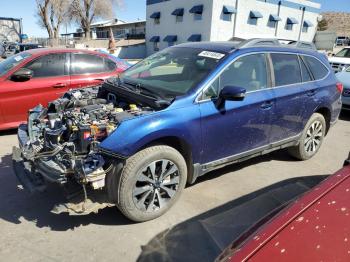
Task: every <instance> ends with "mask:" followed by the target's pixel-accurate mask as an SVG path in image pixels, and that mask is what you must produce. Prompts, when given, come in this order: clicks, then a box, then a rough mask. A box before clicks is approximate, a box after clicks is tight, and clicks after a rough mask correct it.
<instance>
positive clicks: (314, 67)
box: [303, 56, 328, 80]
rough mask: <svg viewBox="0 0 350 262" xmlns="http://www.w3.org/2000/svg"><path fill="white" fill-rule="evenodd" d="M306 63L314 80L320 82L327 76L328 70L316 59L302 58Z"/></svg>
mask: <svg viewBox="0 0 350 262" xmlns="http://www.w3.org/2000/svg"><path fill="white" fill-rule="evenodd" d="M303 59H305V61H306V63H307V64H308V66H309V68H310V70H311V72H312V74H313V76H314V78H315V80H320V79H322V78H324V77H326V76H327V74H328V69H327V68H326V67H325V66H324V65H323V64H322V63H321V62H320V61H318V60H317V59H316V58H314V57H312V56H304V58H303Z"/></svg>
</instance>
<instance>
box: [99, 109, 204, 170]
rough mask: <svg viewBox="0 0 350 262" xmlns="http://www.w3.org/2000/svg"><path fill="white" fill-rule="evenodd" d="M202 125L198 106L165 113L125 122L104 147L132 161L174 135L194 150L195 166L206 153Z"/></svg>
mask: <svg viewBox="0 0 350 262" xmlns="http://www.w3.org/2000/svg"><path fill="white" fill-rule="evenodd" d="M200 125H201V123H200V111H199V106H198V105H197V104H192V105H190V106H187V107H182V108H175V109H169V110H162V111H158V112H155V113H152V114H149V115H144V116H141V117H136V118H132V119H130V120H126V121H123V122H122V123H121V124H120V125H119V127H118V128H117V129H116V130H115V131H114V132H113V133H112V134H111V135H110V136H109V137H107V138H106V139H105V140H104V141H103V142H102V143H101V144H100V147H101V148H102V150H107V151H110V152H112V153H113V154H116V155H119V156H123V157H124V158H128V157H130V156H132V155H133V154H135V153H136V152H138V151H139V150H140V149H141V148H143V147H144V146H145V145H147V144H149V143H151V142H152V141H155V140H158V139H161V138H164V137H169V136H171V137H176V138H179V139H181V140H183V141H185V142H186V143H187V144H188V145H189V146H190V147H191V151H192V154H193V155H192V157H193V161H194V163H199V162H200V155H201V152H202V143H201V140H202V137H201V126H200Z"/></svg>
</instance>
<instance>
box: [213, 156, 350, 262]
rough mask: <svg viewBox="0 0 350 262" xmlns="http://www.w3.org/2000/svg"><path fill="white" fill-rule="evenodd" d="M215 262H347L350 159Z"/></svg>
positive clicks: (349, 250)
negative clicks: (341, 167)
mask: <svg viewBox="0 0 350 262" xmlns="http://www.w3.org/2000/svg"><path fill="white" fill-rule="evenodd" d="M262 223H263V221H260V223H258V224H257V225H259V224H260V225H261V224H262ZM256 227H258V226H256ZM254 231H255V232H254ZM253 232H254V233H253ZM247 236H249V237H247ZM217 261H230V262H235V261H284V262H285V261H299V262H302V261H350V156H349V160H347V161H346V162H345V167H344V168H343V169H341V170H340V171H338V172H337V173H336V174H334V175H333V176H331V177H329V178H328V179H327V180H325V181H324V182H322V183H321V184H320V185H319V186H317V187H315V188H314V189H312V190H311V191H309V192H308V193H307V194H306V195H304V196H303V197H302V198H300V199H299V200H298V201H296V202H294V203H293V204H292V205H291V206H289V207H288V208H286V209H284V210H283V211H282V212H281V213H279V214H278V215H277V216H275V217H274V218H273V219H272V220H270V221H269V222H268V223H266V224H265V225H263V226H262V227H260V229H258V230H254V229H251V230H250V231H248V232H246V234H243V235H242V237H241V238H240V239H238V240H236V241H235V242H234V243H233V244H232V245H231V246H230V247H229V248H227V249H226V251H225V252H224V253H223V254H222V255H221V256H220V257H219V258H218V259H217Z"/></svg>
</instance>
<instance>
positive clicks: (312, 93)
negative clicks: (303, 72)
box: [307, 90, 316, 96]
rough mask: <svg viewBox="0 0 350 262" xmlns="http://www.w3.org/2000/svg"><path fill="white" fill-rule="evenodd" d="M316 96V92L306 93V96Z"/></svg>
mask: <svg viewBox="0 0 350 262" xmlns="http://www.w3.org/2000/svg"><path fill="white" fill-rule="evenodd" d="M315 94H316V90H311V91H309V92H307V95H308V96H314V95H315Z"/></svg>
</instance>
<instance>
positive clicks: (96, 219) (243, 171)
mask: <svg viewBox="0 0 350 262" xmlns="http://www.w3.org/2000/svg"><path fill="white" fill-rule="evenodd" d="M16 144H17V139H16V135H15V132H13V131H12V132H2V133H0V199H1V202H0V232H1V234H0V243H1V245H0V260H2V261H96V260H99V261H135V260H136V259H137V258H138V257H139V255H140V254H141V251H142V246H144V245H147V243H149V242H150V241H151V240H152V239H154V238H155V236H157V235H158V234H159V233H160V232H162V231H164V230H166V229H168V228H172V227H174V226H176V225H178V224H179V223H182V222H184V223H186V221H188V220H189V219H191V218H193V217H196V216H198V215H200V214H203V213H205V212H208V211H210V210H212V209H214V208H217V207H220V206H222V205H225V204H227V203H229V202H230V201H234V200H236V199H238V198H240V197H242V196H245V195H248V194H251V193H253V192H256V191H257V190H260V189H263V188H266V187H269V186H271V185H273V184H275V183H277V182H280V181H284V180H287V179H290V178H294V177H303V176H319V175H328V174H332V173H334V172H335V171H337V170H338V169H340V168H341V166H342V164H343V162H344V159H345V158H346V157H347V155H348V153H349V151H350V113H346V114H345V113H343V114H342V116H341V119H340V120H339V122H338V123H337V124H336V125H335V127H334V128H333V129H332V130H331V132H330V133H329V135H328V136H327V138H326V140H325V143H324V144H323V147H322V148H321V150H320V152H319V154H318V155H317V156H316V157H314V158H313V159H311V160H309V161H306V162H299V161H295V160H293V159H292V158H290V157H289V156H288V155H287V154H286V152H285V151H278V152H274V153H272V154H269V155H266V156H263V157H258V158H255V159H252V160H249V161H247V162H245V163H241V164H237V165H233V166H230V167H226V168H224V169H221V170H218V171H215V172H212V173H210V174H208V175H206V176H205V177H203V178H200V179H199V181H198V182H197V183H196V184H195V185H193V186H191V187H188V188H187V189H186V190H185V191H184V194H183V195H182V197H181V198H180V200H179V202H178V203H177V204H176V205H175V206H174V207H173V208H172V209H171V210H170V211H169V212H168V213H167V214H165V215H164V216H162V217H161V218H159V219H156V220H153V221H149V222H146V223H140V224H133V223H130V222H129V221H128V220H127V219H125V218H124V217H123V216H122V215H121V214H120V213H119V212H118V210H117V209H116V208H108V209H105V210H103V211H101V212H100V213H99V214H94V215H89V216H85V217H69V216H67V215H64V214H63V215H54V214H52V213H50V209H51V208H52V206H53V205H54V204H55V203H56V202H57V201H58V199H59V198H60V196H59V192H58V191H57V190H55V189H53V190H52V191H50V192H47V193H45V194H42V195H29V194H28V193H27V192H25V191H23V190H19V189H17V187H16V184H17V181H16V179H15V177H14V174H13V171H12V168H11V149H12V146H14V145H16ZM175 244H176V243H175ZM185 257H186V254H184V258H185Z"/></svg>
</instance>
